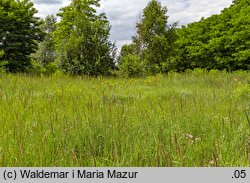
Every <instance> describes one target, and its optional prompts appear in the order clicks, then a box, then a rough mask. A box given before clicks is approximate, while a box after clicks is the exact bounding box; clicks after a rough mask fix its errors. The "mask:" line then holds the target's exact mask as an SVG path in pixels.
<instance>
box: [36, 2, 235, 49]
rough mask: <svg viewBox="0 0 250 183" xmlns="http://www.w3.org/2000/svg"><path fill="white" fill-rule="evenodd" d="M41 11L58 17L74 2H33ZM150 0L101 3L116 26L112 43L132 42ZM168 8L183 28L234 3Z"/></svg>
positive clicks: (171, 17)
mask: <svg viewBox="0 0 250 183" xmlns="http://www.w3.org/2000/svg"><path fill="white" fill-rule="evenodd" d="M33 2H34V3H35V6H36V8H37V9H38V10H39V13H38V16H41V17H45V16H46V15H48V14H56V13H57V12H58V11H59V9H60V8H61V7H64V6H66V5H68V4H69V3H70V0H33ZM148 2H149V0H129V1H124V0H101V8H99V11H103V12H105V13H106V14H107V16H108V19H109V20H110V22H111V24H112V30H111V40H112V41H116V43H117V46H118V47H121V45H123V44H126V43H129V42H130V41H131V36H133V35H134V34H135V31H136V29H135V25H136V22H137V21H138V19H139V17H140V15H141V13H142V10H143V8H144V7H145V6H146V5H147V3H148ZM161 3H162V4H163V5H166V6H167V7H168V10H169V11H168V16H169V22H170V23H173V22H175V21H178V22H179V25H184V24H188V23H190V22H194V21H198V20H200V19H201V18H202V17H208V16H210V15H212V14H217V13H220V11H221V10H222V9H224V8H225V7H228V6H229V5H230V4H231V3H232V0H161Z"/></svg>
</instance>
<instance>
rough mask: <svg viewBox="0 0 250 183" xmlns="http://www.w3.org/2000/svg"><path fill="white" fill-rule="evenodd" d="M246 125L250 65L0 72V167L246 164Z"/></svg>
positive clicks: (249, 147) (249, 148) (249, 149)
mask: <svg viewBox="0 0 250 183" xmlns="http://www.w3.org/2000/svg"><path fill="white" fill-rule="evenodd" d="M249 132H250V73H249V72H234V73H226V72H218V71H211V72H204V71H199V70H196V71H193V72H187V73H184V74H177V73H170V74H168V75H157V76H150V77H144V78H133V79H124V78H105V77H99V78H88V77H70V76H30V75H25V74H3V75H1V76H0V137H1V138H0V166H15V167H19V166H25V167H32V166H43V167H44V166H45V167H47V166H50V167H51V166H52V167H53V166H63V167H64V166H67V167H68V166H70V167H80V166H81V167H82V166H85V167H88V166H98V167H119V166H122V167H138V166H140V167H145V166H150V167H165V166H167V167H197V166H198V167H209V166H212V167H213V166H216V167H221V166H223V167H229V166H249V165H250V133H249Z"/></svg>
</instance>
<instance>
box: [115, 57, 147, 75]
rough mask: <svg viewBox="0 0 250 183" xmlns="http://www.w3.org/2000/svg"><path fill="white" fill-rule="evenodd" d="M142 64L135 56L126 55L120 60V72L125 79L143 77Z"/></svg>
mask: <svg viewBox="0 0 250 183" xmlns="http://www.w3.org/2000/svg"><path fill="white" fill-rule="evenodd" d="M143 70H144V69H143V64H142V62H141V60H140V58H139V57H138V56H136V55H132V54H128V55H126V56H124V57H122V58H121V62H120V72H121V74H122V75H123V76H125V77H138V76H142V75H143V73H144V72H143Z"/></svg>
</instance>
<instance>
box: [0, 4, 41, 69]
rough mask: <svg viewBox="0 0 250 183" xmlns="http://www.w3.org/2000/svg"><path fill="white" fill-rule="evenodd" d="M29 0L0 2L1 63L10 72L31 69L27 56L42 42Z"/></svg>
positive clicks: (37, 22) (37, 20) (36, 19)
mask: <svg viewBox="0 0 250 183" xmlns="http://www.w3.org/2000/svg"><path fill="white" fill-rule="evenodd" d="M36 12H37V10H36V9H35V8H34V7H33V3H31V2H30V0H20V1H17V0H0V50H3V51H4V55H3V56H2V58H0V65H1V62H7V64H5V67H6V69H7V70H8V71H10V72H18V71H25V70H27V68H29V67H31V63H30V58H29V55H30V54H31V53H33V52H35V50H36V48H37V42H38V41H41V40H42V37H43V33H42V31H41V30H40V27H39V26H40V24H41V22H40V20H39V18H36V17H35V16H34V15H35V13H36Z"/></svg>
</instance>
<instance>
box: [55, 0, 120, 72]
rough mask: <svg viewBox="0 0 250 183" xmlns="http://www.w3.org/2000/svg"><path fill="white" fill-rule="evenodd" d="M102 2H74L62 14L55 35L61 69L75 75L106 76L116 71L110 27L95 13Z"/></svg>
mask: <svg viewBox="0 0 250 183" xmlns="http://www.w3.org/2000/svg"><path fill="white" fill-rule="evenodd" d="M95 6H97V7H98V6H99V0H90V1H86V0H73V1H72V2H71V4H70V5H69V6H67V7H65V8H63V9H61V12H60V13H59V16H60V17H61V21H60V22H59V23H58V24H57V30H56V32H55V36H54V38H55V42H56V50H57V51H56V53H57V57H58V58H57V60H58V62H59V67H60V68H61V69H62V70H63V71H65V72H68V73H71V74H87V75H103V74H108V73H110V72H111V70H112V69H113V68H114V66H115V64H114V45H113V44H112V43H111V42H110V41H109V40H108V38H109V32H110V24H109V22H108V20H107V19H106V16H105V14H100V15H99V14H97V13H96V10H95V9H94V7H95Z"/></svg>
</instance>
